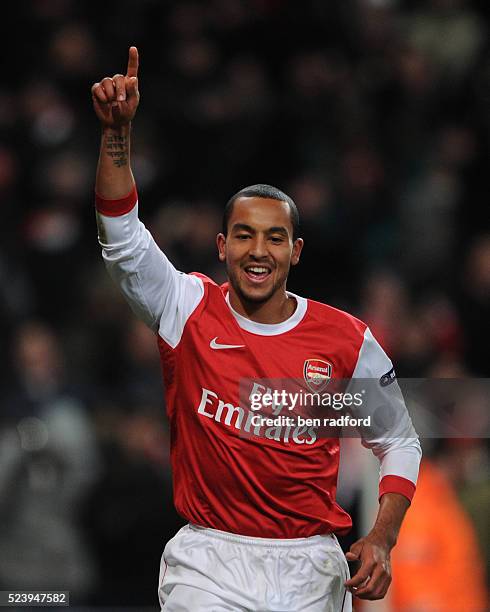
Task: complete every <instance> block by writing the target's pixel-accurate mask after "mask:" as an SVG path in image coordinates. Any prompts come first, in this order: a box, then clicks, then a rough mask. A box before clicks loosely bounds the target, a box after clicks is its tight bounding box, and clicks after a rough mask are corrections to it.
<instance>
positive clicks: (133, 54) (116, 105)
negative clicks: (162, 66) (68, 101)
mask: <svg viewBox="0 0 490 612" xmlns="http://www.w3.org/2000/svg"><path fill="white" fill-rule="evenodd" d="M139 100H140V94H139V91H138V49H137V48H136V47H130V48H129V58H128V68H127V70H126V74H125V75H123V74H115V75H114V76H113V77H105V78H103V79H102V80H101V81H100V83H94V84H93V85H92V102H93V105H94V110H95V114H96V115H97V117H98V118H99V120H100V122H101V123H102V126H103V127H108V128H118V127H121V126H123V125H128V124H129V123H130V122H131V121H132V119H133V117H134V115H135V113H136V109H137V108H138V104H139Z"/></svg>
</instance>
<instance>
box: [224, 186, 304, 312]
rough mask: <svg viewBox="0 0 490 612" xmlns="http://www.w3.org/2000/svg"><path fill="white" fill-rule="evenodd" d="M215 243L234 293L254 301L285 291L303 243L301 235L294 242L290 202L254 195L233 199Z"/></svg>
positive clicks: (241, 297) (247, 300)
mask: <svg viewBox="0 0 490 612" xmlns="http://www.w3.org/2000/svg"><path fill="white" fill-rule="evenodd" d="M217 244H218V252H219V258H220V261H224V262H226V271H227V273H228V278H229V280H230V284H231V286H232V287H233V289H234V290H235V292H236V294H237V296H238V297H239V299H240V300H241V301H242V302H243V301H244V302H248V303H256V304H259V303H264V302H267V301H268V300H270V299H271V298H272V297H273V296H275V295H276V294H277V293H278V292H284V291H285V289H286V280H287V277H288V274H289V268H290V266H291V265H293V266H294V265H296V264H297V263H298V261H299V256H300V253H301V249H302V247H303V241H302V240H301V239H297V240H296V241H294V242H293V226H292V223H291V214H290V209H289V204H288V203H287V202H282V201H279V200H273V199H270V198H261V197H255V196H252V197H239V198H237V199H236V200H235V202H234V204H233V211H232V214H231V216H230V218H229V221H228V235H227V236H226V237H225V236H224V235H223V234H218V238H217Z"/></svg>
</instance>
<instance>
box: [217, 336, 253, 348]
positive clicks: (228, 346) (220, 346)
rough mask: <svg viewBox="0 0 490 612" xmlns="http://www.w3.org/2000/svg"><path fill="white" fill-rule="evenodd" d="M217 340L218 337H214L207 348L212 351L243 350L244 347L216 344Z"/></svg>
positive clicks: (241, 345)
mask: <svg viewBox="0 0 490 612" xmlns="http://www.w3.org/2000/svg"><path fill="white" fill-rule="evenodd" d="M217 339H218V336H216V338H213V339H212V340H211V342H210V343H209V346H210V347H211V348H212V349H217V350H219V349H234V348H243V347H244V346H245V345H244V344H218V343H217V342H216V340H217Z"/></svg>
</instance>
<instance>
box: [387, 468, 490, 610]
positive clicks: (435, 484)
mask: <svg viewBox="0 0 490 612" xmlns="http://www.w3.org/2000/svg"><path fill="white" fill-rule="evenodd" d="M392 567H393V576H394V578H393V583H392V585H391V592H390V595H391V601H392V605H393V608H394V610H396V611H397V612H411V611H412V610H417V612H425V611H427V612H429V611H430V612H462V610H464V611H465V612H485V610H487V603H488V600H487V591H486V587H485V576H484V572H483V566H482V560H481V553H480V549H479V544H478V541H477V539H476V533H475V531H474V529H473V527H472V525H471V522H470V520H469V518H468V516H467V515H466V514H465V512H464V510H463V508H462V506H461V503H460V502H459V501H458V499H457V496H456V494H455V492H454V489H453V487H452V485H451V482H450V480H449V478H448V474H447V473H446V472H445V471H444V469H441V467H440V466H439V465H438V464H437V463H436V462H434V461H432V460H431V459H429V458H427V457H426V458H425V459H424V462H423V463H422V466H421V471H420V476H419V480H418V483H417V496H416V498H414V501H413V503H412V506H411V508H410V511H409V512H408V513H407V516H406V519H405V522H404V524H403V529H402V530H401V533H400V536H399V538H398V542H397V545H396V547H395V548H394V550H393V553H392Z"/></svg>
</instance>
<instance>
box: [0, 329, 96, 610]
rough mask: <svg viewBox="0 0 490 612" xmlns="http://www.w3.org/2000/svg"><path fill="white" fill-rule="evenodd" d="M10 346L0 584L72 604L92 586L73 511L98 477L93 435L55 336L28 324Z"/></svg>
mask: <svg viewBox="0 0 490 612" xmlns="http://www.w3.org/2000/svg"><path fill="white" fill-rule="evenodd" d="M13 344H14V360H15V361H14V363H15V385H12V387H11V393H10V395H7V396H6V397H3V398H2V404H3V406H2V415H3V424H2V426H0V437H1V443H0V514H1V516H2V520H1V521H0V525H1V527H0V548H1V550H2V554H1V556H0V584H1V585H2V588H5V589H6V588H9V589H40V590H45V589H49V588H52V587H53V585H54V584H56V585H57V586H56V588H59V589H65V590H70V591H71V592H72V594H73V595H72V596H73V601H74V602H76V601H77V600H80V598H81V597H82V596H83V595H84V594H86V593H87V592H88V591H89V590H90V588H91V587H92V584H93V581H94V578H95V575H94V567H93V561H92V559H91V558H90V554H89V551H88V550H87V546H86V543H85V541H84V538H83V536H82V533H81V530H80V526H79V522H78V518H79V517H78V504H79V503H80V502H81V500H83V497H84V495H85V494H86V492H87V489H88V487H89V486H90V485H91V484H92V483H93V481H94V478H95V476H96V474H97V466H98V453H97V447H96V441H95V437H94V431H93V429H92V426H91V423H90V421H89V420H88V418H87V415H86V412H85V407H84V404H83V400H82V398H81V397H80V395H77V394H76V393H75V392H74V389H73V388H71V389H70V387H69V384H68V381H67V379H66V377H65V372H64V357H63V353H62V349H61V346H60V344H59V343H58V340H57V339H56V337H55V335H54V334H53V332H52V331H51V330H50V329H49V328H47V327H46V326H44V325H42V324H40V323H37V322H34V321H32V322H27V323H25V324H24V325H22V326H21V327H20V328H19V329H18V330H17V332H16V334H15V336H14V341H13Z"/></svg>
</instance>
